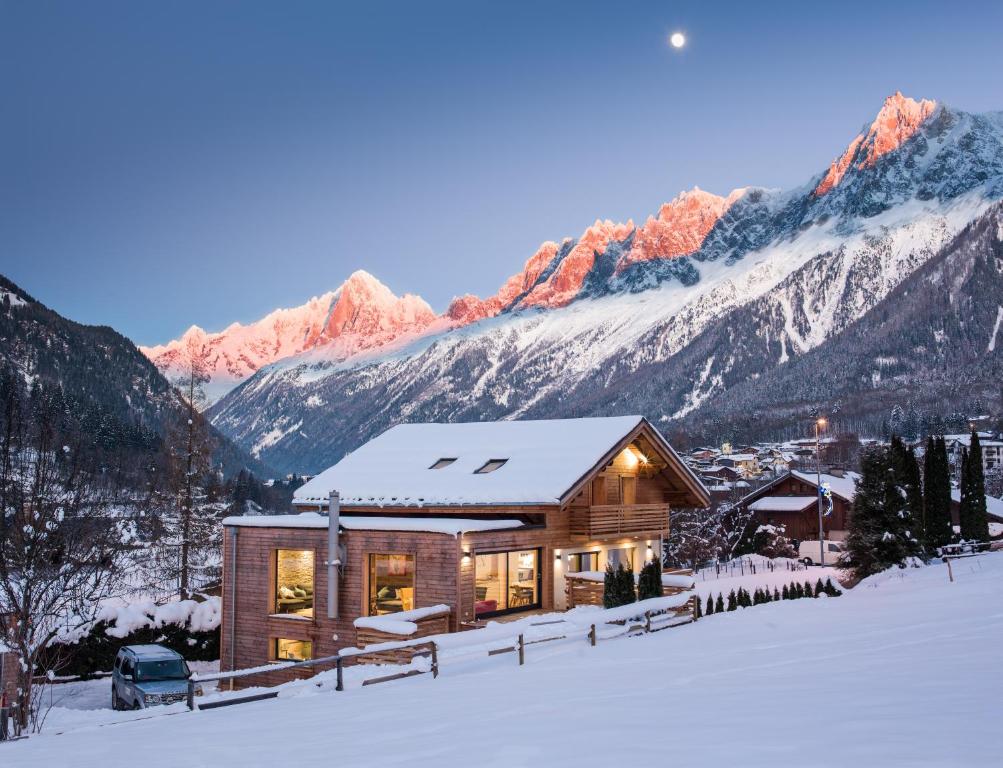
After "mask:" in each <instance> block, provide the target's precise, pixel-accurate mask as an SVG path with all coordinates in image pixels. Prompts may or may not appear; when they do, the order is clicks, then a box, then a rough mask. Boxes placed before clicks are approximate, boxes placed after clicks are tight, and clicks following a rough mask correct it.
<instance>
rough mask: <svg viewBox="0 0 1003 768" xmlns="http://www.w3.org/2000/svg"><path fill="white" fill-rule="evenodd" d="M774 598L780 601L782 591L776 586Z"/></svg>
mask: <svg viewBox="0 0 1003 768" xmlns="http://www.w3.org/2000/svg"><path fill="white" fill-rule="evenodd" d="M773 599H774V600H775V601H777V602H778V603H779V602H780V592H779V590H778V589H777V588H776V587H774V588H773Z"/></svg>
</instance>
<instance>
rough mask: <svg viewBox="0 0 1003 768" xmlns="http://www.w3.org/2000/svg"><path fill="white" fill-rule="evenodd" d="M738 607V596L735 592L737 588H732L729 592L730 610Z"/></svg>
mask: <svg viewBox="0 0 1003 768" xmlns="http://www.w3.org/2000/svg"><path fill="white" fill-rule="evenodd" d="M737 609H738V596H737V595H736V594H735V590H731V592H729V593H728V610H729V611H734V610H737Z"/></svg>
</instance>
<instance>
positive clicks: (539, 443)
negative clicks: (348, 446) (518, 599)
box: [293, 416, 707, 507]
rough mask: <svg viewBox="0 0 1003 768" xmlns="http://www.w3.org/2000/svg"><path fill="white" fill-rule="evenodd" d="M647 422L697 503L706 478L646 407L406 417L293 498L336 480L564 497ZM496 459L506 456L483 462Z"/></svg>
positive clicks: (415, 490) (320, 496)
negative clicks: (619, 411)
mask: <svg viewBox="0 0 1003 768" xmlns="http://www.w3.org/2000/svg"><path fill="white" fill-rule="evenodd" d="M641 432H643V433H644V435H645V436H646V438H648V440H649V441H650V442H651V443H652V444H653V447H654V449H655V450H656V451H657V452H658V454H659V456H660V458H662V459H664V460H665V462H666V463H667V464H668V465H669V466H670V467H671V468H672V470H673V471H674V473H675V475H676V476H677V477H678V478H679V479H680V481H681V482H682V483H683V484H684V485H685V486H686V487H687V488H688V489H689V490H688V492H687V493H688V496H689V497H690V499H691V503H690V506H701V505H705V504H706V503H707V502H706V490H705V489H704V488H703V486H702V485H701V484H700V481H699V479H697V477H696V475H694V474H693V472H692V471H691V470H690V469H689V468H688V467H687V466H686V465H685V464H683V462H682V461H681V460H680V459H679V457H678V455H677V454H676V452H675V451H674V450H673V449H672V447H671V446H670V445H669V444H668V442H666V441H665V439H664V438H663V437H662V436H661V435H660V434H659V433H658V431H657V430H656V429H655V428H654V427H653V426H652V425H651V424H650V423H649V422H648V421H647V420H646V419H645V418H644V417H642V416H615V417H601V418H582V419H546V420H535V421H528V420H527V421H484V422H470V423H459V424H400V425H398V426H396V427H393V428H392V429H389V430H387V431H386V432H384V433H383V434H381V435H379V436H378V437H376V438H374V439H372V440H370V441H369V442H368V443H366V444H365V445H363V446H361V447H360V448H358V449H357V450H356V451H354V452H353V453H350V454H349V455H348V456H346V457H345V458H343V459H342V460H341V461H340V462H338V463H337V464H335V465H334V466H333V467H331V468H329V469H327V470H325V471H324V472H322V473H320V474H319V475H317V477H315V478H314V479H313V480H311V481H310V482H308V483H306V484H305V485H303V486H302V487H301V488H299V489H297V490H296V492H295V494H294V498H293V502H294V503H295V504H298V505H302V506H310V505H313V504H326V503H327V499H328V495H329V493H330V492H331V491H333V490H337V491H338V492H339V494H340V495H341V503H342V504H343V505H346V506H381V507H401V506H406V507H422V506H432V505H434V506H466V505H480V506H498V505H502V506H504V505H528V504H545V505H551V504H560V503H562V502H563V501H564V500H565V497H566V496H568V495H569V494H570V492H571V491H573V490H576V489H577V488H579V487H580V484H581V482H582V481H583V479H584V478H585V477H586V476H587V475H589V474H590V473H591V472H593V471H595V470H597V469H598V468H600V467H601V466H602V465H604V464H605V463H606V462H608V461H610V460H612V458H613V457H614V456H615V452H616V451H617V450H618V449H619V448H620V446H621V445H622V444H624V443H625V441H628V440H629V439H631V438H632V436H634V435H637V434H640V433H641ZM450 459H451V460H452V461H448V462H447V461H444V460H450ZM494 460H498V461H501V460H504V463H503V464H501V465H500V466H497V468H495V469H493V470H492V471H483V472H478V471H477V470H478V469H485V468H487V467H489V466H492V465H490V464H489V462H492V461H494ZM437 464H438V465H440V466H441V468H438V469H433V468H432V467H433V466H435V465H437Z"/></svg>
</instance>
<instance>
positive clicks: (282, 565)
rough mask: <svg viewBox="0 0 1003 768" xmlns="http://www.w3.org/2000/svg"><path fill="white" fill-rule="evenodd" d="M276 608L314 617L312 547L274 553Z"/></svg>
mask: <svg viewBox="0 0 1003 768" xmlns="http://www.w3.org/2000/svg"><path fill="white" fill-rule="evenodd" d="M275 612H276V613H289V614H293V615H295V616H304V617H306V618H313V550H312V549H279V550H276V553H275Z"/></svg>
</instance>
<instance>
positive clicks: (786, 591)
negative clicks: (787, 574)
mask: <svg viewBox="0 0 1003 768" xmlns="http://www.w3.org/2000/svg"><path fill="white" fill-rule="evenodd" d="M783 599H784V600H790V599H791V593H790V590H789V589H787V585H786V584H784V592H783Z"/></svg>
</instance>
